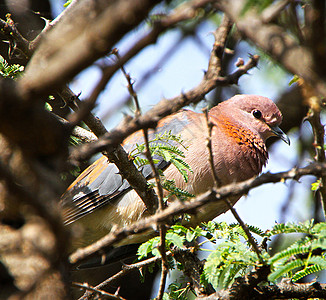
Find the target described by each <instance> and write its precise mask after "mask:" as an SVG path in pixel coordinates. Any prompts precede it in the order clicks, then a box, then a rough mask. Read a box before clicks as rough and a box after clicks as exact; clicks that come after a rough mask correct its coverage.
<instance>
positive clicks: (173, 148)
mask: <svg viewBox="0 0 326 300" xmlns="http://www.w3.org/2000/svg"><path fill="white" fill-rule="evenodd" d="M148 146H149V151H150V153H151V156H152V159H153V162H154V164H155V165H156V166H158V165H159V163H160V162H161V161H162V159H163V160H164V161H166V162H168V163H171V164H172V165H173V166H174V167H176V169H177V170H178V171H179V172H180V174H181V175H182V177H183V180H184V181H185V182H188V172H190V173H193V171H192V168H191V166H190V165H189V164H187V163H186V162H185V161H184V158H185V154H184V151H183V150H187V147H186V146H185V145H184V143H183V140H182V138H181V135H175V134H172V132H171V130H170V131H165V132H163V133H157V134H155V135H154V137H153V138H152V139H151V140H150V141H149V145H148ZM180 147H181V148H183V150H181V149H180ZM145 151H146V144H145V143H142V144H136V148H135V149H134V150H132V151H131V152H130V153H129V156H130V157H132V159H133V161H134V163H135V165H136V166H137V168H139V169H141V168H142V167H144V166H146V165H148V164H149V161H148V159H147V158H146V156H145V155H144V153H145ZM161 175H162V177H161V178H162V187H163V188H164V189H165V190H167V191H168V192H169V194H168V195H167V197H166V199H167V198H169V197H170V196H172V195H174V196H176V197H178V198H179V199H180V200H185V199H186V198H189V197H194V195H192V194H191V193H189V192H188V191H186V190H183V189H181V188H179V187H177V186H176V185H175V181H174V180H168V179H165V178H164V176H163V173H162V172H161Z"/></svg>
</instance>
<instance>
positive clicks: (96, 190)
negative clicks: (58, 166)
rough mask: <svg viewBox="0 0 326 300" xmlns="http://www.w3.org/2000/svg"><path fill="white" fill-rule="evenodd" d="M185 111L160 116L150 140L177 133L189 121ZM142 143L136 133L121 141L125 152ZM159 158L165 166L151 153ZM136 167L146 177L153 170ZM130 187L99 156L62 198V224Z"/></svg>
mask: <svg viewBox="0 0 326 300" xmlns="http://www.w3.org/2000/svg"><path fill="white" fill-rule="evenodd" d="M187 113H188V111H187V110H183V111H181V112H179V113H177V114H175V115H171V116H169V117H167V118H164V119H162V120H161V121H160V122H159V124H158V127H157V128H156V130H155V131H154V130H151V131H150V132H149V139H150V140H151V139H153V138H154V134H157V133H164V132H168V131H171V133H172V134H175V135H177V134H180V133H182V130H183V129H184V128H185V126H186V125H187V124H188V123H189V120H188V116H187ZM141 143H143V135H142V133H141V132H136V133H135V134H133V135H131V136H130V137H129V138H127V139H126V141H125V143H124V144H123V146H124V148H125V149H126V151H128V152H130V151H132V150H133V149H134V148H135V145H136V144H141ZM154 158H155V159H157V160H158V162H157V163H156V166H157V168H159V169H165V168H167V167H168V166H169V165H170V163H169V162H166V161H165V160H163V158H162V157H160V156H157V155H156V156H154ZM139 170H140V171H141V172H142V173H143V175H144V176H145V177H146V178H151V177H152V169H151V167H150V166H149V165H145V166H142V167H141V168H139ZM129 190H131V187H130V185H129V183H128V182H127V181H126V180H125V179H123V178H122V176H121V175H120V174H119V170H118V168H117V167H116V165H115V164H113V163H110V162H109V161H108V159H107V157H105V156H102V157H100V158H99V159H98V160H96V161H95V162H94V163H93V164H92V165H91V166H89V167H88V168H87V169H86V170H85V171H84V172H82V173H81V174H80V175H79V176H78V178H77V179H76V180H75V181H74V182H73V183H72V184H71V185H70V186H69V188H68V189H67V191H66V192H65V193H64V194H63V195H62V197H61V204H62V207H63V216H64V221H65V224H71V223H73V222H75V221H76V220H78V219H80V218H82V217H84V216H85V215H87V214H89V213H91V212H93V211H94V210H96V209H99V208H101V207H103V206H104V205H106V204H108V203H109V202H110V203H113V202H114V201H115V200H116V199H117V198H120V197H121V196H122V195H123V194H124V193H126V192H128V191H129Z"/></svg>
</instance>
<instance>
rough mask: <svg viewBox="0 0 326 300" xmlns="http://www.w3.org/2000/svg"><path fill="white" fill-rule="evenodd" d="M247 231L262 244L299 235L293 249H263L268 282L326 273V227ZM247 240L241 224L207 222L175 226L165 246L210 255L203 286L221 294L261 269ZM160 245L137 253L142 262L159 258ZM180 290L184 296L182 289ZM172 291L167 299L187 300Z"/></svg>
mask: <svg viewBox="0 0 326 300" xmlns="http://www.w3.org/2000/svg"><path fill="white" fill-rule="evenodd" d="M248 228H249V230H250V231H251V233H253V234H254V235H256V236H257V238H262V239H263V240H266V239H267V240H270V239H271V238H272V237H273V236H276V235H285V236H286V237H288V236H289V235H290V234H293V233H297V234H300V236H299V238H298V239H296V240H295V241H294V242H293V243H292V244H291V245H290V246H288V247H287V248H286V249H283V250H281V251H279V252H277V253H275V254H273V255H272V254H270V253H269V252H268V251H267V249H261V254H262V258H263V260H264V262H265V264H266V265H269V267H270V270H271V272H270V274H269V276H268V281H271V282H274V283H275V282H277V281H278V280H280V279H282V278H289V279H291V280H292V281H293V282H295V281H298V280H299V279H301V278H303V277H305V276H307V275H310V274H313V273H316V272H319V271H321V270H325V269H326V257H325V256H326V223H318V224H314V222H313V220H312V221H307V222H304V223H286V224H276V225H275V226H274V227H273V228H272V229H271V230H267V231H263V230H261V229H259V228H257V227H254V226H248ZM246 240H247V237H246V234H245V232H244V231H243V229H242V227H241V226H240V225H239V224H231V225H228V224H227V223H225V222H222V223H215V222H208V223H203V224H201V226H197V227H196V228H186V227H184V226H181V225H174V226H172V227H171V228H170V229H169V230H168V232H167V236H166V246H167V249H169V250H170V251H172V252H173V249H174V248H173V247H172V246H174V247H176V248H179V249H186V248H187V247H189V245H192V247H193V249H194V250H198V251H201V252H208V253H209V254H208V256H207V258H206V261H205V264H204V268H203V272H202V274H201V280H202V284H203V285H207V284H211V285H212V286H213V287H214V288H215V289H216V290H219V289H225V288H228V287H229V286H230V285H231V284H232V283H233V282H234V280H235V278H237V277H239V276H244V275H245V274H247V273H248V272H249V271H250V270H252V269H253V268H254V267H256V266H258V265H259V260H258V258H257V254H256V252H255V251H253V249H252V248H251V246H250V244H248V243H247V242H246ZM159 242H160V238H159V237H156V238H153V239H151V240H149V241H147V242H146V243H144V244H142V245H141V246H140V248H139V249H138V255H139V259H141V258H144V257H146V256H148V255H154V256H160V253H159V251H158V249H157V247H158V245H159ZM208 242H210V244H209V245H210V246H209V249H207V247H206V249H204V248H203V247H202V246H203V245H204V244H207V243H208ZM261 248H262V247H261ZM175 265H178V264H177V263H175V264H171V266H172V267H174V266H175ZM176 286H177V285H175V286H174V288H175V287H176ZM183 286H185V285H183ZM183 289H185V288H184V287H183ZM177 290H178V291H183V292H184V290H182V289H181V287H180V286H179V288H178V289H177ZM190 290H191V289H188V291H190ZM172 291H173V292H172ZM172 291H170V292H169V293H170V294H171V295H170V294H169V293H168V295H169V297H170V298H167V299H184V298H182V297H184V293H182V296H180V298H177V297H175V296H176V295H175V293H174V292H175V289H172ZM172 294H173V295H172ZM167 297H168V296H167Z"/></svg>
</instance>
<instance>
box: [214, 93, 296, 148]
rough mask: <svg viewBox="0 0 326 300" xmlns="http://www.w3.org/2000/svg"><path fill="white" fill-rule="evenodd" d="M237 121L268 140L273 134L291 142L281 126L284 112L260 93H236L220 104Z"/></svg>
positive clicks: (286, 141)
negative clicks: (259, 94)
mask: <svg viewBox="0 0 326 300" xmlns="http://www.w3.org/2000/svg"><path fill="white" fill-rule="evenodd" d="M218 106H220V108H221V109H223V111H224V112H228V113H230V115H231V116H232V118H235V119H236V121H237V122H239V123H242V124H244V125H245V126H246V127H247V128H248V129H250V130H252V131H253V132H256V133H258V134H259V135H260V137H261V138H262V139H263V140H264V141H266V140H267V139H268V138H269V137H271V136H277V137H279V138H281V139H282V140H283V141H284V142H285V143H287V144H290V139H289V138H288V136H287V135H286V134H285V133H284V132H283V131H282V130H281V129H280V128H279V125H280V124H281V123H282V114H281V112H280V110H279V109H278V107H277V106H276V105H275V104H274V102H273V101H272V100H270V99H269V98H266V97H263V96H258V95H236V96H234V97H232V98H230V99H229V100H227V101H224V102H222V103H221V104H220V105H218Z"/></svg>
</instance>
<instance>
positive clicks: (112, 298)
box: [71, 282, 125, 300]
mask: <svg viewBox="0 0 326 300" xmlns="http://www.w3.org/2000/svg"><path fill="white" fill-rule="evenodd" d="M71 285H72V286H73V287H77V288H81V289H83V290H87V291H91V292H92V293H93V294H97V295H98V296H101V299H110V300H125V298H122V297H121V296H119V295H115V294H110V293H108V292H105V291H102V290H99V289H97V288H96V287H92V286H90V285H89V284H88V283H78V282H72V283H71Z"/></svg>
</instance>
